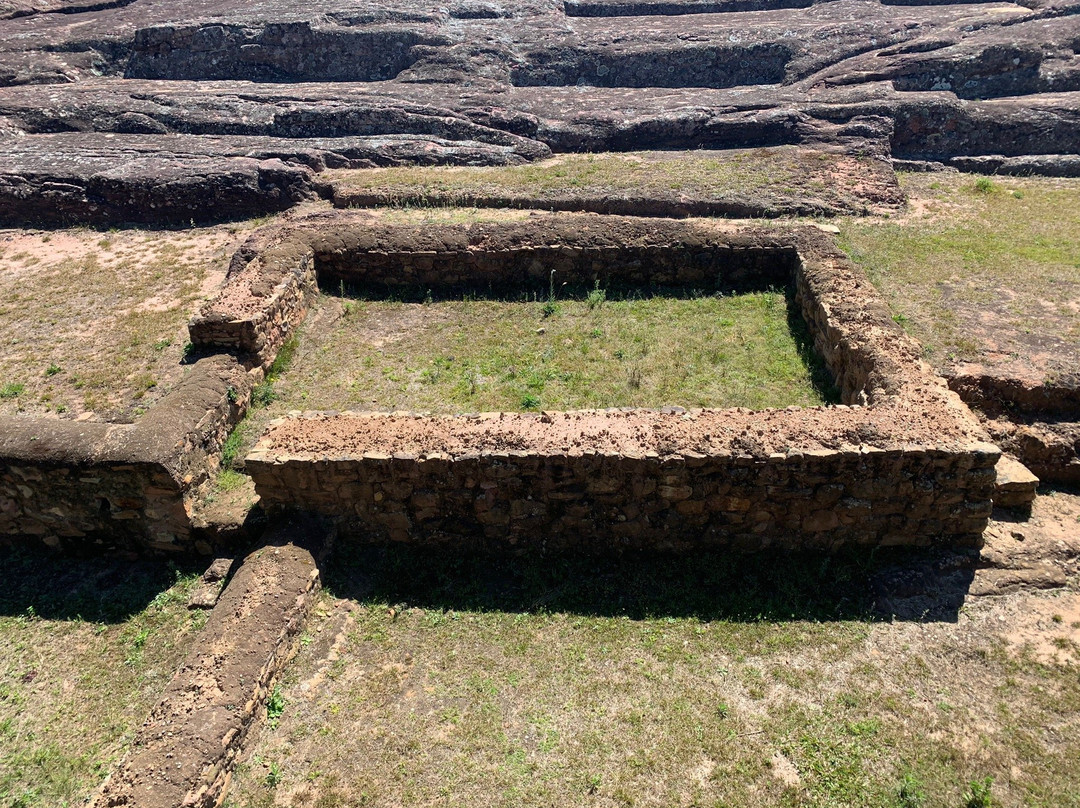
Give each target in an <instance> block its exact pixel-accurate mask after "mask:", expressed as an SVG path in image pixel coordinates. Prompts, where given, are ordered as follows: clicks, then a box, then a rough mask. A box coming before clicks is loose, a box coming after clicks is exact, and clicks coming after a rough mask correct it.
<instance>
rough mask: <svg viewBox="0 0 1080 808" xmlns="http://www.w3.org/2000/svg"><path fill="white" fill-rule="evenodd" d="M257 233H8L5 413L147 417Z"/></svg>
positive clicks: (3, 307)
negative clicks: (190, 328) (194, 324)
mask: <svg viewBox="0 0 1080 808" xmlns="http://www.w3.org/2000/svg"><path fill="white" fill-rule="evenodd" d="M250 229H251V224H240V225H228V226H215V227H205V228H191V229H183V230H140V229H123V230H111V231H108V232H105V231H97V230H90V229H86V228H75V229H70V230H50V231H40V230H21V231H20V230H3V231H0V413H7V414H14V413H25V414H27V415H34V416H60V417H64V418H93V419H98V420H126V419H130V418H133V417H137V416H138V415H139V414H140V413H141V412H143V411H145V410H146V409H147V408H148V407H149V406H150V405H151V404H152V403H153V402H154V401H155V400H156V399H158V398H160V397H161V396H162V395H163V394H164V393H165V392H166V391H168V389H169V388H170V387H171V386H172V385H173V384H174V383H175V382H176V380H177V379H178V378H180V376H181V374H182V373H183V370H184V367H183V364H182V360H183V358H184V354H185V345H186V343H187V328H186V326H187V321H188V318H189V317H190V316H191V314H192V313H194V311H195V310H196V309H197V308H198V306H199V304H200V303H201V301H202V300H204V299H206V298H208V297H210V296H211V295H212V294H213V293H214V292H215V291H216V289H217V287H218V286H219V285H220V284H221V281H222V280H223V279H224V277H225V271H226V269H227V268H228V263H229V259H230V258H231V257H232V253H233V252H234V251H235V249H236V248H237V247H238V246H239V244H240V243H241V242H242V241H243V240H244V238H245V237H246V236H247V234H248V232H249V231H250Z"/></svg>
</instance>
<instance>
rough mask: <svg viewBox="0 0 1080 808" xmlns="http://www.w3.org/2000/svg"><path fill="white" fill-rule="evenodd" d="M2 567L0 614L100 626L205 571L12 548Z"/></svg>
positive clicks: (1, 558) (1, 554)
mask: <svg viewBox="0 0 1080 808" xmlns="http://www.w3.org/2000/svg"><path fill="white" fill-rule="evenodd" d="M203 566H205V565H203ZM0 569H3V571H4V583H3V586H2V587H0V616H5V617H16V616H21V615H35V616H37V617H41V618H45V619H48V620H87V621H90V622H94V623H120V622H123V621H125V620H127V619H128V618H130V617H131V616H132V615H134V614H137V613H139V612H141V611H143V610H144V609H145V608H146V607H147V606H148V605H149V604H150V602H151V601H152V600H153V599H154V598H155V597H157V596H158V595H159V594H160V593H162V592H164V591H165V590H166V589H168V588H169V587H171V586H172V585H173V584H174V583H176V580H177V576H178V575H180V574H181V573H185V572H196V571H198V572H201V571H202V570H201V569H198V570H196V568H195V567H191V568H188V567H178V566H177V564H176V563H175V562H173V561H166V560H157V559H147V560H137V561H125V560H120V559H109V558H68V557H64V556H59V555H56V554H54V553H50V552H47V551H45V550H36V549H35V550H30V549H15V548H10V547H0Z"/></svg>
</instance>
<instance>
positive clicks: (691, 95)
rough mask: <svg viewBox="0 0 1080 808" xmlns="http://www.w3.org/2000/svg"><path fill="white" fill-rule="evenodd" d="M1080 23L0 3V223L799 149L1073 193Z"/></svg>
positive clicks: (230, 208)
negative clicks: (456, 167) (364, 180)
mask: <svg viewBox="0 0 1080 808" xmlns="http://www.w3.org/2000/svg"><path fill="white" fill-rule="evenodd" d="M1078 8H1080V6H1078V5H1077V2H1076V0H1033V2H1031V3H1028V4H1026V5H1024V6H1021V5H1014V4H1010V3H995V4H989V3H973V4H956V3H949V2H942V3H938V4H923V3H918V4H913V5H894V4H882V3H878V2H870V1H869V0H839V1H838V2H828V3H815V2H813V0H641V2H638V1H637V0H567V1H566V2H565V3H558V2H553V1H552V0H547V1H546V2H545V1H543V0H501V1H500V2H494V1H492V2H485V1H484V0H475V1H473V0H470V1H469V2H461V3H457V4H451V5H450V6H449V7H446V6H443V5H441V4H436V3H431V4H427V5H425V4H417V3H411V2H410V3H406V2H404V0H391V2H365V0H319V2H314V3H305V4H303V7H302V8H299V7H297V6H295V4H284V3H275V2H269V3H264V4H260V5H259V6H258V7H257V8H253V7H252V6H251V5H250V4H249V3H246V2H239V0H231V2H225V3H218V2H214V3H209V2H206V1H205V0H181V2H163V0H113V1H112V2H110V0H104V2H98V3H91V2H87V1H86V0H4V1H3V2H0V132H2V133H4V135H5V139H6V140H7V142H8V143H11V142H12V139H13V138H17V141H16V142H17V143H18V144H19V145H18V148H17V149H15V150H5V153H4V155H3V157H2V159H0V218H3V219H7V220H13V219H18V218H20V215H21V217H22V218H23V219H24V220H25V219H34V218H35V217H36V218H37V219H38V220H43V219H47V218H48V217H49V216H50V215H51V216H52V217H53V218H54V219H61V220H78V218H79V216H80V215H83V214H80V211H82V210H88V211H90V213H88V214H85V215H86V216H88V217H90V218H91V219H93V218H94V216H97V218H98V219H99V220H108V219H111V220H117V219H123V218H124V217H125V216H126V217H128V218H134V219H138V220H141V221H154V220H162V221H164V220H168V221H187V220H189V219H196V220H199V219H206V218H219V219H220V218H229V217H236V216H246V215H251V214H252V213H256V212H259V211H271V210H281V209H284V208H286V207H289V206H291V205H293V204H295V203H296V202H297V201H300V200H302V199H305V198H308V197H310V196H312V195H313V194H314V193H316V192H317V191H318V183H315V182H313V181H312V178H311V172H312V171H316V172H317V171H319V170H321V168H322V167H323V166H325V165H356V166H364V165H392V164H402V163H404V164H408V163H423V164H436V163H448V164H468V165H493V164H505V163H508V162H509V163H513V162H522V161H527V160H532V159H535V158H537V157H542V156H545V155H547V154H549V153H550V152H551V151H604V150H610V151H621V150H636V149H697V148H714V149H715V148H733V147H748V146H749V147H754V146H769V145H782V144H807V143H813V144H818V145H822V144H823V145H825V146H827V147H833V148H840V149H848V150H855V151H860V152H863V153H874V154H879V155H889V154H890V153H891V155H892V156H894V157H896V158H900V159H905V160H917V161H939V162H951V161H953V160H956V159H960V160H961V161H962V162H961V163H958V165H960V166H961V167H962V168H970V167H972V166H974V167H979V166H987V165H992V166H993V167H994V168H996V170H999V171H1015V172H1025V173H1027V172H1032V171H1035V172H1040V173H1051V174H1058V175H1061V174H1075V173H1077V172H1078V171H1080V160H1077V154H1078V153H1080V138H1078V136H1077V134H1076V133H1077V132H1078V131H1080V120H1078V118H1080V112H1078V110H1080V103H1078V102H1080V56H1078V55H1077V54H1078V51H1080V22H1078V20H1080V17H1077V16H1076V14H1075V12H1076V11H1077V9H1078ZM36 85H51V86H50V87H49V88H48V89H47V90H46V89H43V88H42V87H41V86H36ZM50 133H51V134H56V133H70V134H68V135H67V136H66V139H65V140H62V141H58V140H40V141H39V140H38V138H41V137H43V136H44V135H47V134H50ZM103 133H107V134H108V135H110V136H111V137H109V138H107V139H106V138H104V137H103ZM179 136H183V137H179ZM1033 157H1034V158H1037V159H1032V158H1033ZM988 160H989V161H990V162H986V161H988ZM279 161H280V162H279ZM972 161H975V162H972ZM177 177H184V178H189V179H190V183H189V184H187V185H185V184H184V183H181V182H178V181H177ZM158 186H161V187H162V190H161V191H160V192H159V194H158V196H160V197H162V198H155V197H154V194H153V193H152V192H151V191H150V190H148V189H149V188H154V187H158ZM46 198H48V199H51V200H53V201H55V202H56V203H57V204H56V205H55V206H54V207H56V208H57V209H58V210H59V212H58V213H50V210H51V209H50V207H49V206H48V205H46V204H44V203H43V202H40V201H38V200H43V199H46ZM15 199H18V200H22V201H23V202H24V205H23V208H24V210H23V212H22V213H21V214H19V212H18V210H17V208H18V206H16V205H15V204H14V203H13V202H12V200H15ZM27 203H28V205H29V208H28V209H26V207H27ZM94 211H97V213H94ZM101 211H104V213H102V212H101Z"/></svg>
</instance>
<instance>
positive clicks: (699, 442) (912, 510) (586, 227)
mask: <svg viewBox="0 0 1080 808" xmlns="http://www.w3.org/2000/svg"><path fill="white" fill-rule="evenodd" d="M302 229H303V228H300V229H299V230H298V231H297V232H295V233H294V234H293V235H292V236H288V237H283V243H284V242H287V241H288V239H289V238H292V239H299V240H301V241H303V242H304V243H306V244H307V245H310V247H311V249H312V250H313V253H314V264H315V267H316V271H317V272H318V274H319V275H320V278H321V279H322V278H324V273H325V277H326V278H329V279H331V280H332V281H337V280H342V281H348V282H350V283H360V284H366V285H368V288H378V287H380V286H387V285H391V286H394V285H396V286H419V287H429V288H430V287H437V288H446V287H451V288H460V287H462V286H465V285H470V286H473V287H480V288H506V286H507V285H510V286H513V287H514V288H518V289H520V288H522V287H525V288H528V287H529V286H536V285H539V286H541V287H542V288H543V287H545V286H546V284H547V282H548V281H549V279H550V273H551V271H552V269H554V270H555V273H556V277H557V278H562V279H563V280H565V281H567V282H571V283H585V284H588V283H591V282H593V281H594V280H600V282H601V283H605V284H607V283H620V282H621V283H627V284H641V285H663V284H678V285H695V284H700V285H704V286H706V288H716V287H721V288H724V287H730V286H737V287H743V288H746V287H748V286H751V287H752V286H755V285H756V286H758V287H761V286H768V285H777V284H778V283H780V282H784V283H787V282H793V283H794V285H795V288H796V290H797V296H798V301H799V304H800V307H801V310H802V312H803V314H804V317H805V319H806V321H807V324H808V326H809V328H810V330H811V333H812V334H813V336H814V340H815V344H816V345H817V347H818V350H819V351H820V352H821V354H822V356H823V357H824V359H825V361H826V363H827V365H828V366H829V368H830V369H831V370H832V372H833V374H834V376H835V378H836V380H837V383H838V386H839V387H840V389H841V391H842V394H843V397H844V400H845V402H847V404H846V405H844V406H841V407H822V408H809V409H798V408H794V409H789V410H769V411H764V412H760V413H751V412H748V411H716V410H704V411H692V412H683V411H676V410H671V411H647V410H620V411H612V412H585V413H548V414H544V415H528V414H498V413H491V414H486V415H481V416H474V417H459V418H434V417H425V416H415V415H408V414H401V415H378V414H349V413H345V414H340V415H322V414H311V415H310V416H306V417H290V418H287V419H284V420H282V421H280V422H277V423H275V424H274V425H272V427H271V428H270V430H269V431H268V433H267V434H266V435H265V436H264V438H263V440H262V441H260V443H259V444H258V446H257V447H256V449H255V451H254V452H253V453H252V454H251V455H250V456H249V458H248V461H247V468H248V470H249V472H250V473H251V474H252V476H253V478H254V479H255V481H256V486H257V489H258V491H259V493H260V495H261V497H262V501H263V503H264V505H267V506H268V507H270V508H271V509H278V510H288V509H299V510H310V511H315V512H317V513H319V514H322V515H326V516H329V517H332V518H334V519H335V520H337V521H338V522H339V523H340V524H341V525H342V526H343V527H344V528H346V530H347V531H348V532H351V533H353V534H354V535H356V536H358V537H362V538H364V539H375V540H385V539H392V540H395V541H422V542H451V543H453V544H454V545H455V546H460V545H462V544H466V545H479V546H483V547H486V548H489V549H490V548H491V547H493V546H502V547H506V546H508V545H509V546H519V547H520V546H540V547H543V548H545V549H568V548H574V549H583V548H584V549H600V548H604V547H612V546H614V547H626V546H638V547H653V548H656V547H667V548H681V549H686V548H689V547H694V546H703V545H717V544H723V545H729V546H735V547H739V548H742V549H760V548H763V547H769V546H784V547H814V548H823V549H837V548H840V547H845V546H853V545H885V544H929V543H942V544H953V545H965V544H974V543H977V542H978V541H979V540H980V536H981V533H982V530H983V528H984V527H985V524H986V520H987V518H988V516H989V514H990V510H991V497H992V494H993V486H994V479H995V473H994V464H995V463H996V461H997V458H998V456H999V451H998V450H997V448H996V447H994V446H993V445H991V444H988V443H986V442H985V438H986V436H985V433H983V432H982V430H981V429H980V428H979V427H978V425H977V424H976V423H975V421H974V420H973V419H972V418H971V416H970V414H969V413H968V412H967V410H966V409H965V408H964V407H963V406H962V405H961V404H960V402H959V400H958V399H957V398H956V397H955V395H954V394H953V393H951V392H950V391H949V390H948V389H947V388H946V387H945V385H944V383H943V382H942V381H941V380H939V379H937V378H936V377H935V376H934V375H933V374H932V373H931V372H930V370H929V368H928V367H927V366H926V365H925V364H924V363H923V362H922V360H921V359H920V358H919V352H918V347H917V346H916V345H915V344H914V343H913V342H911V341H910V340H909V339H908V338H907V337H905V336H904V334H903V332H902V331H901V330H900V329H899V328H898V327H897V326H896V324H895V323H894V322H892V320H891V318H890V317H889V314H888V310H887V308H886V307H885V305H884V304H883V302H882V301H881V299H880V297H879V296H878V295H877V293H876V291H874V289H873V288H872V286H871V285H870V284H869V283H868V282H867V281H866V279H865V278H864V277H863V276H862V275H861V274H860V273H858V272H857V271H855V270H854V269H853V268H852V267H851V265H850V263H849V262H848V261H847V259H846V258H845V257H844V256H843V255H842V254H841V253H839V252H838V251H837V250H836V248H835V247H834V246H833V245H832V243H831V242H830V241H829V240H828V239H827V238H826V237H825V236H824V234H822V233H820V232H819V231H816V230H814V229H803V230H797V231H796V230H786V231H780V230H769V231H760V230H756V231H755V230H741V231H734V232H733V231H728V232H726V233H725V232H723V231H720V230H717V229H715V228H710V227H707V226H703V225H700V224H696V223H679V222H634V221H631V220H624V219H618V218H615V217H612V218H610V219H608V218H603V217H566V218H562V217H545V218H544V219H538V220H535V221H529V222H524V223H514V224H506V225H473V226H470V227H464V226H460V227H454V226H445V227H432V228H430V229H428V230H425V231H418V230H416V229H413V228H406V227H396V228H395V227H390V226H375V227H373V226H371V225H370V224H366V225H363V226H355V227H351V228H350V227H344V226H341V224H340V223H339V226H338V227H336V228H334V229H330V228H325V227H320V226H319V224H318V221H317V220H314V221H312V222H310V223H309V224H308V232H306V233H303V232H301V230H302ZM239 278H240V276H239V275H238V279H239ZM241 285H242V286H243V287H244V288H250V286H251V280H250V279H244V280H243V281H242V284H241ZM849 405H850V406H849Z"/></svg>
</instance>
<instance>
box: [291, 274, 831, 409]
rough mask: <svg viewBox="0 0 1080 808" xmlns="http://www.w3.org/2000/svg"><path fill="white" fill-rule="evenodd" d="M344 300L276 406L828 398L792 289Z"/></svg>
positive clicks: (755, 403)
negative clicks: (792, 306)
mask: <svg viewBox="0 0 1080 808" xmlns="http://www.w3.org/2000/svg"><path fill="white" fill-rule="evenodd" d="M326 305H342V304H340V303H338V302H336V301H327V302H326ZM344 305H345V306H347V307H348V308H347V309H346V314H345V315H344V316H343V317H341V318H340V319H339V320H338V322H337V324H336V325H335V326H334V327H333V329H332V330H331V331H330V333H328V334H320V335H305V344H304V345H303V346H302V347H301V350H300V352H299V354H298V359H297V362H296V365H295V367H294V368H293V369H292V370H291V371H290V372H288V373H285V374H283V375H282V376H281V379H280V381H279V382H278V384H277V387H276V389H277V391H278V393H279V395H280V399H281V400H280V401H279V402H277V404H276V405H275V408H276V409H347V408H352V409H373V408H380V409H386V408H389V409H408V410H415V411H431V412H438V413H458V412H478V411H494V410H518V409H550V410H565V409H586V408H603V407H615V406H664V405H681V406H686V407H706V406H709V407H736V406H741V407H751V408H754V409H762V408H765V407H782V406H787V405H790V404H800V405H814V404H820V403H822V402H823V401H826V400H829V399H830V397H831V396H832V393H831V391H830V389H829V386H828V379H827V374H826V373H825V372H824V370H823V368H822V367H821V366H820V364H819V363H817V362H816V361H815V359H814V357H813V354H812V350H811V348H810V343H809V339H808V338H807V335H806V333H805V330H804V328H803V326H802V323H801V321H800V320H798V318H797V317H795V316H794V315H793V314H792V313H791V311H790V304H789V301H788V300H787V299H786V297H785V295H784V294H783V293H782V292H757V293H752V294H742V295H733V296H722V295H702V296H690V297H664V296H653V297H622V298H615V299H613V298H612V296H611V295H609V294H608V293H607V292H606V291H605V290H602V289H594V290H592V291H591V292H589V293H587V294H585V295H583V296H582V297H581V298H575V299H559V300H557V301H555V300H548V301H526V302H506V301H500V300H477V299H466V300H447V301H437V302H431V303H426V304H422V303H402V302H394V301H373V300H350V301H345V303H344Z"/></svg>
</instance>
